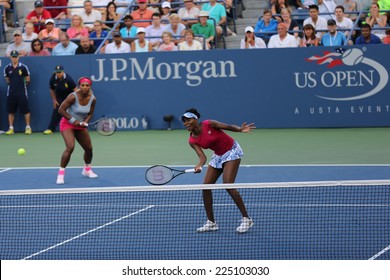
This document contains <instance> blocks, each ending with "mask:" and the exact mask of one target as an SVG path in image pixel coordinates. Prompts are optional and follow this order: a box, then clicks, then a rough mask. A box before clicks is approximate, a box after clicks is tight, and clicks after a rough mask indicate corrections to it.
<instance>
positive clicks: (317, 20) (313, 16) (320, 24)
mask: <svg viewBox="0 0 390 280" xmlns="http://www.w3.org/2000/svg"><path fill="white" fill-rule="evenodd" d="M318 13H319V8H318V6H317V5H311V6H310V7H309V15H310V17H308V18H307V19H305V20H304V21H303V26H305V25H306V24H311V25H312V26H313V27H314V29H315V30H316V31H317V33H316V37H317V38H318V39H321V38H322V36H323V35H324V34H325V33H326V32H327V30H328V22H327V20H326V19H324V18H323V17H320V16H318ZM318 30H320V31H318Z"/></svg>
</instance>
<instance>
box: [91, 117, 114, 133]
mask: <svg viewBox="0 0 390 280" xmlns="http://www.w3.org/2000/svg"><path fill="white" fill-rule="evenodd" d="M87 126H88V127H91V128H94V129H96V131H97V132H99V134H100V135H103V136H110V135H113V134H114V133H115V131H116V124H115V120H114V119H112V118H101V119H98V120H97V121H95V122H92V123H89V124H87Z"/></svg>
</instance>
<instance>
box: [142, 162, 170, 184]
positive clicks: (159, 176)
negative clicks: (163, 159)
mask: <svg viewBox="0 0 390 280" xmlns="http://www.w3.org/2000/svg"><path fill="white" fill-rule="evenodd" d="M145 177H146V180H147V181H148V182H150V183H151V184H154V185H162V184H165V183H167V182H169V181H171V180H172V178H173V172H172V170H171V169H169V168H167V167H164V166H155V167H153V168H150V169H149V170H147V172H146V174H145Z"/></svg>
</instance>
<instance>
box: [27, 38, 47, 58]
mask: <svg viewBox="0 0 390 280" xmlns="http://www.w3.org/2000/svg"><path fill="white" fill-rule="evenodd" d="M28 55H29V56H49V55H51V54H50V52H49V51H48V50H47V49H45V48H43V43H42V41H41V40H39V39H34V40H32V42H31V52H30V53H29V54H28Z"/></svg>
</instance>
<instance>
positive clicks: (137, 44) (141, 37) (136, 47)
mask: <svg viewBox="0 0 390 280" xmlns="http://www.w3.org/2000/svg"><path fill="white" fill-rule="evenodd" d="M145 34H146V30H145V28H144V27H138V29H137V38H138V39H136V40H134V41H133V42H132V43H131V51H132V52H151V51H152V44H151V43H150V42H149V41H148V40H146V39H145Z"/></svg>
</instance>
